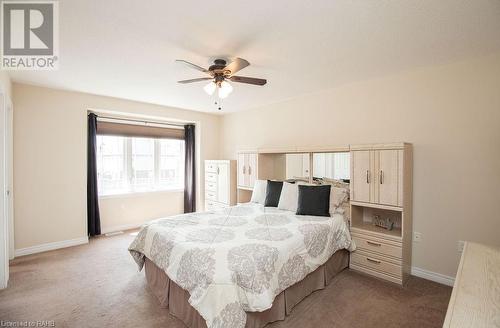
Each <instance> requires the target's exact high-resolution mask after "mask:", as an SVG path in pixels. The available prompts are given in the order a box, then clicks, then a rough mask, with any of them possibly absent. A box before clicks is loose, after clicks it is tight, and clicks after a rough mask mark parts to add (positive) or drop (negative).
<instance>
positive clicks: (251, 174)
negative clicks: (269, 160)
mask: <svg viewBox="0 0 500 328" xmlns="http://www.w3.org/2000/svg"><path fill="white" fill-rule="evenodd" d="M247 156H248V165H247V176H248V184H247V186H248V187H249V188H253V185H254V183H255V180H256V179H257V154H247Z"/></svg>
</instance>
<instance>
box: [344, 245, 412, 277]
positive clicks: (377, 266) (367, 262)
mask: <svg viewBox="0 0 500 328" xmlns="http://www.w3.org/2000/svg"><path fill="white" fill-rule="evenodd" d="M351 262H352V263H353V264H355V265H359V266H362V267H367V268H370V269H373V270H376V271H379V272H383V273H385V274H389V275H392V276H395V277H401V276H402V269H401V264H395V263H391V262H390V261H388V260H387V259H384V258H383V257H379V256H376V255H371V254H369V253H364V252H361V251H355V252H353V253H351Z"/></svg>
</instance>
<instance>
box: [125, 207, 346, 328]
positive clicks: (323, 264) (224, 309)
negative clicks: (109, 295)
mask: <svg viewBox="0 0 500 328" xmlns="http://www.w3.org/2000/svg"><path fill="white" fill-rule="evenodd" d="M354 247H355V246H354V244H353V243H352V242H351V237H350V234H349V229H348V225H347V222H346V220H345V219H344V217H343V215H341V214H334V215H333V216H332V217H319V216H305V215H295V214H294V213H293V212H291V211H284V210H279V209H277V208H269V207H264V206H262V205H260V204H254V203H247V204H241V205H238V206H233V207H229V208H226V209H221V210H217V211H210V212H201V213H190V214H182V215H176V216H172V217H168V218H163V219H158V220H154V221H151V222H150V223H148V224H146V225H144V226H143V227H142V228H141V230H140V231H139V233H138V235H137V236H136V238H135V239H134V241H133V242H132V244H131V245H130V247H129V251H130V253H131V255H132V257H133V258H134V260H135V261H136V262H137V264H138V266H139V270H141V269H142V268H144V267H145V271H146V279H147V281H148V285H149V286H150V287H151V289H152V291H153V293H154V294H155V295H156V296H157V297H158V299H159V301H160V303H161V304H162V305H163V306H165V307H168V309H169V311H170V312H171V313H172V314H173V315H175V316H176V317H178V318H179V319H181V320H182V321H184V323H185V324H186V325H188V326H189V327H210V328H211V327H262V326H264V325H265V324H267V323H269V322H272V321H276V320H283V319H284V317H285V315H286V314H289V313H290V311H291V309H292V308H293V306H294V305H296V304H297V303H298V302H300V301H301V300H302V299H303V298H304V297H306V296H307V295H309V294H310V293H311V292H313V291H314V290H318V289H321V288H324V286H325V285H327V284H328V283H329V281H330V280H331V278H332V277H333V276H334V275H335V274H337V273H338V272H340V271H341V270H343V269H344V268H346V267H347V266H348V251H352V250H354Z"/></svg>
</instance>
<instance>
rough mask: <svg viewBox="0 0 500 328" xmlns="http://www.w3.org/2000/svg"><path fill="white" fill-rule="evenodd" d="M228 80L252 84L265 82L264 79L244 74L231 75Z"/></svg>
mask: <svg viewBox="0 0 500 328" xmlns="http://www.w3.org/2000/svg"><path fill="white" fill-rule="evenodd" d="M229 80H231V81H232V82H238V83H248V84H254V85H264V84H266V83H267V80H265V79H257V78H255V77H246V76H231V77H230V78H229Z"/></svg>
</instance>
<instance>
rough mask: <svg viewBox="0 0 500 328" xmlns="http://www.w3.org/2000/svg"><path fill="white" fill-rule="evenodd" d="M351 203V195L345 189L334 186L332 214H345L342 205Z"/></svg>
mask: <svg viewBox="0 0 500 328" xmlns="http://www.w3.org/2000/svg"><path fill="white" fill-rule="evenodd" d="M348 201H349V193H348V191H347V190H346V189H344V188H338V187H335V186H333V185H332V189H331V190H330V214H332V215H333V213H340V214H344V211H343V208H342V205H343V204H344V203H345V202H348Z"/></svg>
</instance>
